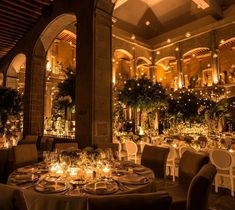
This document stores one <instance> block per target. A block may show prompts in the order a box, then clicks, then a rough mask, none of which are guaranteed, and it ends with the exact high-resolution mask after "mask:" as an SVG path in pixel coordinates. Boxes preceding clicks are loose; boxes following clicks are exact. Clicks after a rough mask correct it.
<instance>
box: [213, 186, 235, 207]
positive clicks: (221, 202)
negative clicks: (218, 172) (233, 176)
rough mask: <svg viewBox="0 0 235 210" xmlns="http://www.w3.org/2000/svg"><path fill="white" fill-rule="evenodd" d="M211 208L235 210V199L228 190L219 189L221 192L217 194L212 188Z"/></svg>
mask: <svg viewBox="0 0 235 210" xmlns="http://www.w3.org/2000/svg"><path fill="white" fill-rule="evenodd" d="M209 207H210V209H211V210H212V209H213V210H235V197H232V196H231V193H230V190H228V189H225V188H219V192H218V193H215V190H214V187H212V189H211V193H210V197H209Z"/></svg>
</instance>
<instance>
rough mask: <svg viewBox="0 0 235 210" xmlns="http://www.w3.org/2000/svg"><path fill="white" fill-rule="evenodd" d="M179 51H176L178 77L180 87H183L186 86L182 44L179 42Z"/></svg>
mask: <svg viewBox="0 0 235 210" xmlns="http://www.w3.org/2000/svg"><path fill="white" fill-rule="evenodd" d="M177 47H178V49H179V50H178V51H175V55H176V56H175V57H176V62H177V69H178V77H179V80H178V81H179V84H178V87H179V88H182V87H183V86H184V76H183V65H182V55H181V52H180V45H179V44H178V46H177Z"/></svg>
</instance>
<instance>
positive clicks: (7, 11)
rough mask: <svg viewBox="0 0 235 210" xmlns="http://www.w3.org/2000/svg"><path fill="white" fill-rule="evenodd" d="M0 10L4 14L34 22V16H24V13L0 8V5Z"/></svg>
mask: <svg viewBox="0 0 235 210" xmlns="http://www.w3.org/2000/svg"><path fill="white" fill-rule="evenodd" d="M0 12H1V13H5V14H7V15H10V16H13V17H17V18H21V19H23V20H26V21H28V22H31V23H33V22H35V18H33V17H32V18H30V17H26V16H24V15H20V14H17V13H15V12H12V11H9V10H6V9H2V8H1V7H0Z"/></svg>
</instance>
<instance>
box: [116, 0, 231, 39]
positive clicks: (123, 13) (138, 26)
mask: <svg viewBox="0 0 235 210" xmlns="http://www.w3.org/2000/svg"><path fill="white" fill-rule="evenodd" d="M203 2H204V3H206V4H208V5H209V7H208V8H204V9H203V8H202V6H203V5H201V3H203ZM232 5H235V1H234V0H117V4H116V7H115V11H114V14H113V16H114V18H115V19H116V22H115V24H114V26H115V27H117V28H120V29H122V30H124V31H128V32H129V33H132V34H135V35H138V36H140V37H142V38H144V39H147V40H148V39H151V38H153V37H156V36H158V35H161V34H163V33H166V32H168V31H170V30H173V29H175V28H178V27H181V26H183V25H186V24H188V23H191V22H193V21H195V20H198V19H200V18H202V17H205V16H211V17H212V18H214V19H215V21H217V20H220V19H223V17H224V11H226V10H227V9H228V8H229V7H230V6H232Z"/></svg>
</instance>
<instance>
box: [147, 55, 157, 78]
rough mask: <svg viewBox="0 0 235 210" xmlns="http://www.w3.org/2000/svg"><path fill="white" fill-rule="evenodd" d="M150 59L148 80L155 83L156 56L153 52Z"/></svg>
mask: <svg viewBox="0 0 235 210" xmlns="http://www.w3.org/2000/svg"><path fill="white" fill-rule="evenodd" d="M151 57H152V63H151V65H150V67H149V71H150V72H149V75H150V78H149V79H150V80H151V81H153V82H154V83H155V81H156V80H155V76H154V75H155V62H156V54H155V53H154V52H152V53H151Z"/></svg>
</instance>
